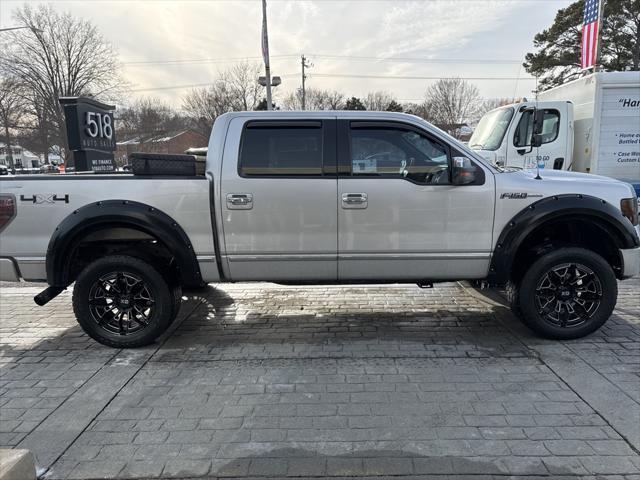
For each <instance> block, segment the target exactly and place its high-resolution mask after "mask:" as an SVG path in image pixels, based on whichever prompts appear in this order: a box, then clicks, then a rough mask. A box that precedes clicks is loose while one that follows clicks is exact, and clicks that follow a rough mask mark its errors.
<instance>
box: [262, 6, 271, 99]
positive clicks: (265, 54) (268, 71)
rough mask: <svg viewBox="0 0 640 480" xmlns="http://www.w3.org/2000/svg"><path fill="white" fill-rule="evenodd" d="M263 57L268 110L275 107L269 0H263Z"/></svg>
mask: <svg viewBox="0 0 640 480" xmlns="http://www.w3.org/2000/svg"><path fill="white" fill-rule="evenodd" d="M262 58H263V59H264V75H265V77H267V78H266V85H265V86H266V87H267V110H272V109H273V103H272V101H271V67H270V66H269V34H268V33H267V0H262Z"/></svg>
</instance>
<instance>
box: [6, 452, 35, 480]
mask: <svg viewBox="0 0 640 480" xmlns="http://www.w3.org/2000/svg"><path fill="white" fill-rule="evenodd" d="M0 480H36V465H35V460H34V458H33V454H32V453H31V452H30V451H29V450H23V449H15V450H10V449H0Z"/></svg>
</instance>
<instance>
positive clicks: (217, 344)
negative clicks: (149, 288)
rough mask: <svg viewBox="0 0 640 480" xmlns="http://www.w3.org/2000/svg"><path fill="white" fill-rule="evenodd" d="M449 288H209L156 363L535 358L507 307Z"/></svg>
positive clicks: (195, 299)
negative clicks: (518, 336) (445, 291)
mask: <svg viewBox="0 0 640 480" xmlns="http://www.w3.org/2000/svg"><path fill="white" fill-rule="evenodd" d="M448 288H449V290H450V293H451V296H450V297H449V296H443V295H442V294H434V293H433V292H431V291H425V290H420V289H418V288H416V287H405V286H403V287H393V288H391V289H390V288H388V287H368V288H363V287H327V288H322V289H320V288H314V289H305V288H299V289H295V288H291V287H279V286H275V287H274V286H269V287H268V288H266V289H265V290H264V291H257V290H255V289H248V290H247V289H244V290H242V289H238V290H237V291H231V292H229V291H225V290H220V289H217V288H215V287H212V286H209V287H207V288H205V289H202V290H199V291H198V292H186V293H185V297H186V298H188V299H189V302H190V303H191V304H193V303H198V306H197V307H196V308H195V309H194V310H193V312H192V313H191V314H190V315H188V316H187V317H186V318H185V319H184V321H182V322H180V324H179V325H177V326H176V328H175V329H174V330H173V331H172V332H170V334H169V335H168V336H167V340H166V343H165V344H164V345H163V348H162V351H160V352H158V354H157V355H156V356H155V357H154V359H168V358H170V357H172V358H173V359H176V358H177V356H179V355H180V352H181V351H183V352H184V353H185V355H187V357H185V359H186V358H191V359H195V358H196V357H199V358H201V359H202V358H204V356H206V357H208V359H210V360H221V359H227V360H233V359H246V358H248V357H252V356H255V355H258V356H259V357H261V358H262V357H266V358H274V357H287V358H290V357H304V358H309V356H311V357H313V358H327V357H344V356H350V357H363V356H395V357H397V356H407V357H409V356H416V355H418V356H422V357H429V356H431V357H466V358H480V357H494V356H500V357H502V356H525V357H530V356H531V355H532V353H531V351H529V350H528V349H527V348H526V347H525V346H524V345H523V344H522V343H521V342H519V341H518V340H517V339H516V338H515V337H514V335H513V334H512V333H511V332H510V331H509V329H508V328H506V327H505V325H504V321H503V320H500V319H507V318H508V315H509V314H508V310H507V309H506V308H504V307H502V306H499V305H489V304H487V303H483V302H482V301H480V300H477V299H475V298H473V297H470V296H469V295H468V292H467V291H466V290H465V289H462V288H461V287H458V286H451V287H448ZM260 292H262V293H260ZM183 310H184V307H183ZM514 320H515V319H514ZM507 321H510V320H507Z"/></svg>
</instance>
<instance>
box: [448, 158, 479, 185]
mask: <svg viewBox="0 0 640 480" xmlns="http://www.w3.org/2000/svg"><path fill="white" fill-rule="evenodd" d="M452 173H453V175H452V180H453V184H454V185H469V184H470V183H474V182H475V181H476V167H475V166H474V165H473V163H471V160H469V159H468V158H467V157H453V172H452Z"/></svg>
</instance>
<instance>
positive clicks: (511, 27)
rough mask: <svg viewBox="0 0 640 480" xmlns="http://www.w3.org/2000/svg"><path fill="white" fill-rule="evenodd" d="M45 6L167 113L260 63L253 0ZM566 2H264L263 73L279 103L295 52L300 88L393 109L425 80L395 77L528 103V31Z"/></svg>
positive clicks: (0, 21)
mask: <svg viewBox="0 0 640 480" xmlns="http://www.w3.org/2000/svg"><path fill="white" fill-rule="evenodd" d="M22 3H24V2H22V1H13V0H0V27H6V26H11V25H13V20H12V18H11V11H12V10H13V9H14V8H15V7H17V6H19V5H21V4H22ZM30 3H34V4H35V3H38V2H30ZM49 3H50V4H52V5H53V7H54V8H55V9H57V10H60V11H69V12H72V13H73V14H74V15H76V16H78V17H82V18H85V19H87V20H90V21H91V22H93V23H94V24H95V25H96V26H97V27H98V28H99V30H100V31H101V32H102V34H103V35H104V37H105V38H106V39H107V40H108V41H110V42H111V43H112V44H113V45H114V46H115V48H116V49H117V51H118V52H119V55H120V60H121V61H122V62H123V64H124V65H123V67H124V75H125V78H126V80H128V81H129V82H130V85H131V89H132V90H134V91H135V93H133V94H132V95H147V96H155V97H159V98H162V99H163V100H165V101H167V102H168V103H170V104H171V105H173V106H175V107H178V106H179V105H180V103H181V101H180V97H181V95H183V94H184V93H185V92H187V91H188V90H189V89H188V88H171V89H169V88H165V87H175V86H185V85H187V86H188V85H193V84H206V83H207V82H211V81H212V80H213V79H214V78H215V76H216V73H217V72H218V71H220V70H222V69H224V68H225V67H228V66H229V65H230V64H232V63H233V62H234V61H238V59H239V58H247V57H248V58H251V59H253V60H255V61H259V59H260V55H261V46H260V27H261V3H260V0H235V1H233V0H226V1H225V0H223V1H207V0H200V1H174V0H165V1H159V0H144V1H125V0H121V1H110V0H84V1H66V0H60V1H53V2H49ZM571 3H572V0H422V1H409V0H407V1H405V0H394V1H381V0H374V1H370V0H352V1H349V0H289V1H286V0H269V1H268V9H269V11H268V17H269V43H270V51H271V56H272V60H271V66H272V73H273V74H274V75H281V76H282V82H283V83H282V86H281V87H279V89H278V91H279V93H278V96H283V94H284V93H286V92H288V91H292V90H295V89H296V88H298V87H299V85H300V54H302V53H304V54H306V55H307V56H308V57H309V59H310V61H311V62H313V64H314V66H313V68H311V69H310V70H309V71H308V73H309V76H308V81H307V85H308V86H309V87H314V88H328V89H334V88H335V89H339V90H340V91H343V92H345V93H346V94H347V95H349V96H351V95H355V96H363V95H365V94H366V93H367V92H369V91H374V90H385V91H388V92H390V93H392V94H393V95H395V96H396V98H398V99H400V100H401V101H419V100H420V99H421V98H422V97H423V96H424V91H425V89H426V87H427V86H428V85H429V84H430V83H431V82H433V81H434V80H427V79H406V78H405V79H401V78H392V77H446V76H460V77H467V78H470V81H472V82H473V83H475V84H476V85H477V86H478V88H479V89H480V92H481V94H482V95H483V96H484V97H487V98H494V97H513V96H530V95H531V90H533V88H534V87H535V82H534V81H531V80H529V79H528V78H529V75H528V74H527V73H526V72H525V71H524V68H521V62H522V60H523V58H524V55H525V54H526V52H528V51H530V50H531V49H532V42H533V36H534V35H535V33H537V32H539V31H540V30H542V29H543V28H546V27H548V26H549V25H551V23H552V21H553V18H554V16H555V14H556V12H557V10H558V9H559V8H563V7H565V6H567V5H569V4H571ZM332 56H338V57H350V58H336V57H332ZM354 57H355V58H354ZM357 57H376V58H382V59H385V58H386V59H387V60H375V59H374V60H372V59H369V58H357ZM391 57H395V58H398V57H400V58H404V59H409V60H404V61H392V60H390V58H391ZM412 59H419V60H420V61H410V60H412ZM203 60H205V61H203ZM167 61H180V62H182V63H167ZM186 61H194V62H189V63H185V62H186ZM131 62H155V63H146V64H140V63H138V64H132V63H131ZM161 62H165V63H161ZM327 75H333V76H327ZM335 75H351V76H353V75H366V76H369V77H338V76H335ZM371 76H376V77H383V78H371ZM485 77H490V78H494V79H495V78H500V77H505V78H508V80H484V79H483V78H485ZM472 78H473V79H472ZM516 78H519V80H516ZM154 89H155V90H154Z"/></svg>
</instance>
